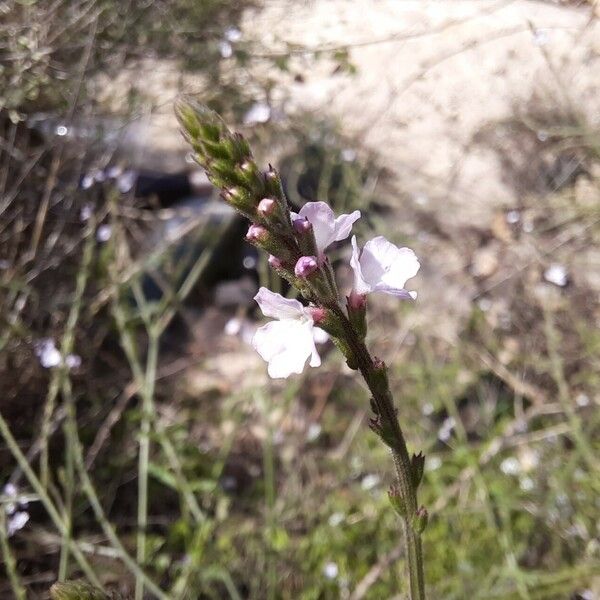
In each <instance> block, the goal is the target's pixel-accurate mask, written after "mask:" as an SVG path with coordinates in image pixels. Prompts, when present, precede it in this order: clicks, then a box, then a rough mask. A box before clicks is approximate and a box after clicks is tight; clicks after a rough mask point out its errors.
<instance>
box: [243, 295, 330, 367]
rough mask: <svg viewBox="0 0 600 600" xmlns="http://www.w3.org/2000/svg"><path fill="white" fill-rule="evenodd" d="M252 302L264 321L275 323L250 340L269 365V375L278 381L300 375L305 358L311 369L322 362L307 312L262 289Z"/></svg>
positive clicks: (312, 325)
mask: <svg viewBox="0 0 600 600" xmlns="http://www.w3.org/2000/svg"><path fill="white" fill-rule="evenodd" d="M254 299H255V300H256V302H258V305H259V306H260V309H261V310H262V312H263V314H264V315H265V316H266V317H273V318H274V319H277V320H276V321H271V322H270V323H267V324H266V325H264V326H263V327H261V328H260V329H259V330H258V331H257V332H256V333H255V334H254V337H253V338H252V346H253V348H254V349H255V350H256V351H257V352H258V353H259V354H260V355H261V357H262V358H263V359H264V360H266V361H267V362H268V363H269V367H268V372H269V375H270V376H271V377H272V378H273V379H278V378H282V377H289V376H290V375H291V374H292V373H302V371H303V369H304V364H305V363H306V359H307V358H308V357H310V363H309V364H310V366H311V367H318V366H319V365H320V364H321V358H320V357H319V354H318V352H317V348H316V347H315V339H314V334H315V331H316V330H318V329H319V328H318V327H315V326H314V321H313V318H312V316H311V313H310V309H308V308H306V307H304V306H302V304H300V302H298V300H290V299H288V298H284V297H283V296H281V295H279V294H276V293H275V292H271V291H270V290H268V289H267V288H265V287H261V288H260V289H259V290H258V294H256V296H254Z"/></svg>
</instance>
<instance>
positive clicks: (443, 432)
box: [438, 417, 456, 442]
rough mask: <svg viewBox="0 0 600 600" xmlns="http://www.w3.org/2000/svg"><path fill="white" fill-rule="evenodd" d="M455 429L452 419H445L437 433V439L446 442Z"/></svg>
mask: <svg viewBox="0 0 600 600" xmlns="http://www.w3.org/2000/svg"><path fill="white" fill-rule="evenodd" d="M455 427H456V421H455V420H454V417H447V418H446V419H445V420H444V422H443V423H442V426H441V427H440V429H439V431H438V438H439V439H440V440H441V441H442V442H447V441H448V440H449V439H450V436H451V435H452V430H453V429H454V428H455Z"/></svg>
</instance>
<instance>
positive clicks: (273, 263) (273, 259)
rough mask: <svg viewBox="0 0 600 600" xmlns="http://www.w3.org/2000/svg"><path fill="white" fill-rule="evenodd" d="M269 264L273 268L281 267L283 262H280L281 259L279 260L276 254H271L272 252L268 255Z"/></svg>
mask: <svg viewBox="0 0 600 600" xmlns="http://www.w3.org/2000/svg"><path fill="white" fill-rule="evenodd" d="M269 264H270V265H271V266H272V267H273V268H274V269H281V267H283V263H282V262H281V260H279V259H278V258H277V257H276V256H273V255H272V254H271V255H270V256H269Z"/></svg>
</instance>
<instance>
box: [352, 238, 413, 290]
mask: <svg viewBox="0 0 600 600" xmlns="http://www.w3.org/2000/svg"><path fill="white" fill-rule="evenodd" d="M350 266H351V267H352V270H353V271H354V288H353V292H355V293H356V294H361V295H365V294H369V293H371V292H384V293H386V294H391V295H392V296H397V297H399V298H406V299H413V300H414V299H415V298H416V297H417V292H409V291H407V290H405V289H404V286H405V285H406V282H407V280H409V279H411V278H412V277H414V276H415V275H416V274H417V272H418V271H419V267H420V264H419V261H418V259H417V257H416V255H415V253H414V252H413V251H412V250H411V249H410V248H398V246H395V245H394V244H392V243H391V242H389V241H388V240H386V239H385V238H384V237H383V236H377V237H375V238H373V239H372V240H370V241H368V242H367V243H366V244H365V246H364V248H363V249H362V250H359V249H358V245H357V243H356V236H352V258H351V259H350Z"/></svg>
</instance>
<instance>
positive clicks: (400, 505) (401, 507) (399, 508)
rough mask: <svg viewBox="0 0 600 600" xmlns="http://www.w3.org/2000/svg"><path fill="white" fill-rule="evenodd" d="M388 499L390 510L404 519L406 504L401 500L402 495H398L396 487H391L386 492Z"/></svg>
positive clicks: (398, 490) (398, 491)
mask: <svg viewBox="0 0 600 600" xmlns="http://www.w3.org/2000/svg"><path fill="white" fill-rule="evenodd" d="M388 498H389V500H390V504H391V505H392V508H393V509H394V510H395V511H396V512H397V513H398V514H399V515H400V516H401V517H406V503H405V502H404V499H403V498H402V494H401V493H400V489H399V488H398V486H397V485H391V486H390V489H389V490H388Z"/></svg>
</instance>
